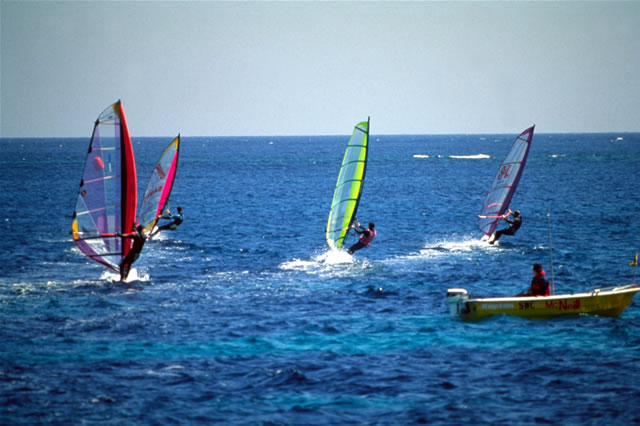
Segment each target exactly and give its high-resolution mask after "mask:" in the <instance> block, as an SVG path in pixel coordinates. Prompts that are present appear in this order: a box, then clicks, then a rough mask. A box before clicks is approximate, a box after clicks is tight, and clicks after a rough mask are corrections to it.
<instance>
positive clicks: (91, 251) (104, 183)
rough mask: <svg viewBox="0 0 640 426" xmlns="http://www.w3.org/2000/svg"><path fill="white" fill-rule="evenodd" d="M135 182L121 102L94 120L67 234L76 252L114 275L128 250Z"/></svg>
mask: <svg viewBox="0 0 640 426" xmlns="http://www.w3.org/2000/svg"><path fill="white" fill-rule="evenodd" d="M136 204H137V181H136V165H135V159H134V156H133V146H132V145H131V138H130V136H129V129H128V128H127V121H126V118H125V115H124V109H123V108H122V104H121V103H120V101H118V102H116V103H115V104H113V105H111V106H110V107H108V108H107V109H105V110H104V111H103V112H102V114H100V116H99V117H98V119H97V120H96V123H95V126H94V128H93V135H92V137H91V142H90V143H89V151H88V153H87V159H86V162H85V166H84V171H83V173H82V180H81V181H80V188H79V189H78V198H77V201H76V207H75V211H74V213H73V223H72V225H71V233H72V235H73V240H74V242H75V244H76V246H78V248H79V249H80V251H81V252H82V253H83V254H84V255H85V256H87V257H88V258H89V259H91V260H94V261H96V262H98V263H100V264H102V265H104V266H106V267H108V268H110V269H113V270H114V271H117V272H119V271H120V262H121V261H122V259H123V258H124V257H125V256H126V255H127V253H128V252H129V249H130V248H131V240H130V239H128V238H124V237H123V236H122V234H124V233H129V232H131V231H132V230H133V225H134V220H135V217H136Z"/></svg>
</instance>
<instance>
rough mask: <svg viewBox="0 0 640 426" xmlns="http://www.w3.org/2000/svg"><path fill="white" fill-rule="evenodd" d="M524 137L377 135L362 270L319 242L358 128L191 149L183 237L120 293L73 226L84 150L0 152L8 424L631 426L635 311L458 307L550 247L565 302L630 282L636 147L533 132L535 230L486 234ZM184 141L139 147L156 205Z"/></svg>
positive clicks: (186, 145)
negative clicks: (166, 163)
mask: <svg viewBox="0 0 640 426" xmlns="http://www.w3.org/2000/svg"><path fill="white" fill-rule="evenodd" d="M374 127H375V126H374ZM373 130H374V131H375V128H374V129H373ZM520 130H521V129H514V134H512V135H438V136H431V135H416V136H376V135H375V134H374V135H372V137H371V143H370V155H369V159H370V160H369V165H368V169H367V177H366V182H365V185H364V193H363V197H362V200H361V203H360V210H359V215H358V218H359V219H360V220H361V221H362V222H364V223H367V222H368V221H375V223H376V229H377V230H378V238H377V239H376V241H374V243H373V244H372V245H371V247H370V248H367V249H364V250H361V251H359V252H357V253H356V255H355V256H353V257H350V256H346V255H339V254H333V253H329V252H328V247H327V245H326V242H325V241H324V227H325V225H326V221H327V216H328V209H329V203H330V201H331V198H332V195H333V188H334V185H335V181H336V178H337V174H338V170H339V168H340V163H341V161H342V156H343V152H344V148H345V146H346V143H347V141H348V138H349V136H348V135H345V136H330V137H320V136H314V137H252V138H236V137H234V138H223V137H186V138H183V146H182V151H181V160H180V166H179V170H178V176H177V180H176V183H175V186H174V192H173V194H172V197H171V200H172V204H171V205H172V207H173V208H175V207H176V206H178V205H181V206H183V208H184V212H185V222H184V224H183V225H182V226H181V227H180V228H179V230H177V231H175V232H167V233H165V234H163V235H162V237H161V238H159V239H157V240H152V241H150V242H149V243H147V245H146V246H145V249H144V251H143V253H142V256H141V258H140V260H139V261H138V262H137V263H136V264H135V265H134V268H135V269H134V271H133V272H132V274H133V275H134V277H136V279H135V280H133V282H131V283H130V284H128V285H125V284H122V283H119V282H117V281H116V279H115V278H116V277H115V274H113V273H109V272H107V271H106V269H105V268H103V267H101V266H100V265H98V264H96V263H93V262H91V261H89V260H88V259H87V258H85V257H84V256H82V255H81V254H80V252H79V251H78V250H77V249H76V248H75V245H74V244H73V243H72V241H71V236H70V234H69V231H70V224H71V214H72V212H73V208H74V205H75V198H76V191H77V188H78V184H79V181H80V177H81V174H82V167H83V165H84V157H85V154H86V149H87V146H88V138H78V139H0V152H1V153H2V155H1V156H0V186H1V187H2V189H3V190H2V191H1V192H0V205H2V212H1V213H0V229H1V231H2V239H1V240H0V246H1V247H2V251H1V252H2V260H1V261H0V318H1V323H2V327H0V406H1V408H2V409H1V410H0V423H3V424H34V423H54V424H82V423H89V424H200V423H202V424H209V423H218V422H219V423H225V424H237V423H242V424H245V423H249V424H263V423H266V424H372V423H375V424H411V423H429V424H462V423H472V424H537V423H555V424H576V425H578V424H579V425H584V424H596V425H601V424H632V423H636V424H637V423H639V422H640V413H639V412H638V410H637V409H636V408H635V407H637V405H638V402H640V398H639V395H640V368H638V364H639V362H640V299H638V297H637V296H636V298H635V300H634V301H633V302H632V304H631V305H630V306H629V308H628V309H627V310H626V311H625V312H624V313H623V314H622V315H621V316H620V317H619V318H599V317H588V316H584V317H570V318H564V319H556V320H550V321H532V320H525V319H518V318H513V317H504V316H498V317H494V318H492V319H489V320H487V321H483V322H477V323H464V322H460V321H456V320H453V319H451V318H450V316H449V314H448V311H447V307H446V303H445V294H446V291H447V288H450V287H463V288H466V289H467V290H468V291H469V292H471V293H472V294H473V295H476V296H498V295H512V294H515V293H517V292H520V291H522V290H523V289H525V288H526V287H527V286H528V284H529V282H530V279H531V265H532V264H533V263H542V264H543V265H544V267H545V268H546V269H547V272H548V273H549V274H550V271H551V268H550V253H552V255H553V277H554V283H555V289H556V293H570V292H578V291H583V290H589V289H592V288H595V287H602V286H610V285H618V284H626V283H630V282H632V281H633V279H634V268H631V267H629V266H628V263H629V262H630V261H631V260H632V258H633V255H634V254H635V252H636V251H638V250H640V232H639V231H640V222H639V220H638V218H639V217H640V190H639V188H640V134H637V133H633V134H632V133H626V134H536V135H534V139H533V143H532V147H531V152H530V156H529V160H528V163H527V166H526V169H525V171H524V174H523V177H522V180H521V182H520V187H519V189H518V192H517V193H516V195H515V197H514V200H513V202H512V206H511V207H512V208H518V209H520V210H521V212H522V215H523V218H524V220H523V226H522V228H521V229H520V231H519V232H518V233H517V235H516V236H514V237H504V238H503V239H502V240H501V241H500V243H499V244H498V245H496V246H488V245H486V244H485V243H482V242H481V241H480V237H481V234H480V233H479V232H478V230H477V225H476V216H477V214H478V212H479V211H480V208H481V205H482V202H483V199H484V196H485V194H486V191H487V189H488V186H489V184H490V183H491V181H492V179H493V177H494V175H495V174H496V172H497V169H498V166H499V164H500V162H501V160H502V158H503V157H504V155H505V154H506V152H507V151H508V149H509V147H510V146H511V144H512V142H513V140H514V138H515V136H516V135H517V134H518V133H519V131H520ZM170 140H171V137H166V138H134V150H135V154H136V161H137V168H138V176H139V188H140V190H141V191H142V190H143V189H144V186H145V185H146V180H147V178H148V176H149V175H150V173H151V169H152V167H153V165H154V163H155V161H156V160H157V158H158V156H159V155H160V153H161V151H162V150H163V149H164V147H165V146H166V145H167V144H168V143H169V142H170ZM547 211H549V216H547ZM550 236H551V240H550V238H549V237H550ZM351 241H355V239H352V240H351ZM550 241H551V244H550ZM550 247H552V249H553V251H552V252H551V251H550ZM637 279H638V278H636V280H637Z"/></svg>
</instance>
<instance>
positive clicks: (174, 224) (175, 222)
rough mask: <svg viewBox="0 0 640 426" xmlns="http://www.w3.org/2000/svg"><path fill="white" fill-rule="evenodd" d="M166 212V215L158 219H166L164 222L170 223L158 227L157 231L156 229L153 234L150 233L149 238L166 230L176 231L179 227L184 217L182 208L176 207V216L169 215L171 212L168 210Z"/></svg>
mask: <svg viewBox="0 0 640 426" xmlns="http://www.w3.org/2000/svg"><path fill="white" fill-rule="evenodd" d="M166 212H167V215H166V216H160V217H159V219H166V220H170V221H171V222H169V223H167V224H166V225H162V226H159V227H158V229H156V230H155V231H154V232H152V233H151V235H150V236H149V238H151V237H153V236H154V235H156V234H157V233H158V232H160V231H166V230H171V231H175V230H176V229H178V226H180V225H181V224H182V222H183V221H184V215H183V214H182V207H178V214H171V210H169V209H167V210H166Z"/></svg>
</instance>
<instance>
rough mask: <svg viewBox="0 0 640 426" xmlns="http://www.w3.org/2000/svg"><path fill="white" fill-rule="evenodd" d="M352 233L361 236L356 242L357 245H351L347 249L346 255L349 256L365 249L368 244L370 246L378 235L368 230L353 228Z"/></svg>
mask: <svg viewBox="0 0 640 426" xmlns="http://www.w3.org/2000/svg"><path fill="white" fill-rule="evenodd" d="M353 230H354V231H356V233H358V234H363V235H362V236H361V237H360V241H358V242H357V243H355V244H354V245H352V246H351V247H349V248H348V249H347V253H349V254H353V253H354V252H356V251H358V250H360V249H361V248H364V247H367V246H368V245H369V244H371V241H373V239H374V238H375V237H376V236H377V235H378V233H377V232H376V231H375V229H374V230H370V229H362V228H360V229H358V227H356V228H353Z"/></svg>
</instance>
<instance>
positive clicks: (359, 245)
mask: <svg viewBox="0 0 640 426" xmlns="http://www.w3.org/2000/svg"><path fill="white" fill-rule="evenodd" d="M362 247H364V244H362V243H361V242H360V241H358V242H357V243H355V244H354V245H352V246H351V247H349V249H348V250H347V253H349V254H353V253H355V252H356V251H358V250H360V249H361V248H362Z"/></svg>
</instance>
